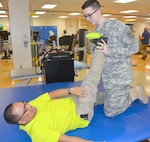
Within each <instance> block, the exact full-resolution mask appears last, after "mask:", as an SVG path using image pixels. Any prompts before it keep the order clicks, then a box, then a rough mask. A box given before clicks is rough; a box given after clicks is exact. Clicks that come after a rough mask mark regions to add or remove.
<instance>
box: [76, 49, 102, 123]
mask: <svg viewBox="0 0 150 142" xmlns="http://www.w3.org/2000/svg"><path fill="white" fill-rule="evenodd" d="M104 62H105V55H104V54H103V53H100V52H97V49H96V50H95V51H94V54H93V57H92V61H91V65H90V69H89V72H88V74H87V76H86V77H85V79H84V80H83V82H82V84H81V86H84V88H85V89H86V90H87V94H86V98H81V97H79V98H77V99H76V98H74V102H75V104H76V108H77V109H76V110H77V113H78V114H79V115H81V114H88V116H89V118H88V119H89V120H91V119H92V117H93V113H94V105H95V102H96V98H97V92H98V84H99V82H100V80H101V74H102V70H103V65H104Z"/></svg>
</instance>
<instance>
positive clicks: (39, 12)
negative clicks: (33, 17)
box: [35, 11, 45, 14]
mask: <svg viewBox="0 0 150 142" xmlns="http://www.w3.org/2000/svg"><path fill="white" fill-rule="evenodd" d="M35 14H45V11H36V12H35Z"/></svg>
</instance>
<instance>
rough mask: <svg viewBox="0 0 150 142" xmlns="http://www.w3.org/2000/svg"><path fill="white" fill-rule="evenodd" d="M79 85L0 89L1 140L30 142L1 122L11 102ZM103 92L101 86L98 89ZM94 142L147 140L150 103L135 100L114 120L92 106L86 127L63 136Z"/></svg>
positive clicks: (11, 126)
mask: <svg viewBox="0 0 150 142" xmlns="http://www.w3.org/2000/svg"><path fill="white" fill-rule="evenodd" d="M80 83H81V82H80V81H79V82H63V83H52V84H44V85H37V86H26V87H16V88H4V89H0V127H1V128H0V139H1V140H0V141H1V142H31V140H30V138H29V137H28V135H27V134H26V133H25V132H24V131H20V130H19V128H18V126H17V125H10V124H7V123H6V122H5V121H4V119H3V111H4V109H5V107H6V106H7V105H8V104H9V103H12V102H14V101H21V100H24V101H27V102H28V101H30V100H31V99H34V98H35V97H37V96H39V95H40V94H42V93H44V92H46V91H51V90H54V89H58V88H66V87H73V86H79V85H80ZM99 89H100V90H102V85H100V86H99ZM66 134H67V135H73V136H79V137H81V138H86V139H91V140H93V141H97V142H103V141H106V142H139V141H140V140H144V139H147V138H148V137H150V103H149V104H148V105H144V104H142V103H140V101H135V102H134V103H133V104H132V105H131V106H130V108H129V109H128V110H127V111H126V112H124V113H122V114H120V115H118V116H116V117H114V118H108V117H106V116H105V115H104V113H103V105H97V106H95V115H94V118H93V120H92V122H91V123H90V125H89V126H88V127H87V128H84V129H77V130H74V131H70V132H68V133H66Z"/></svg>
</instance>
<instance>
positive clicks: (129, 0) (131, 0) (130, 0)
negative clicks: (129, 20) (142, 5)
mask: <svg viewBox="0 0 150 142" xmlns="http://www.w3.org/2000/svg"><path fill="white" fill-rule="evenodd" d="M134 1H137V0H115V1H114V3H129V2H134Z"/></svg>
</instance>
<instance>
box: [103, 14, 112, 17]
mask: <svg viewBox="0 0 150 142" xmlns="http://www.w3.org/2000/svg"><path fill="white" fill-rule="evenodd" d="M103 16H104V17H107V16H111V14H103Z"/></svg>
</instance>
